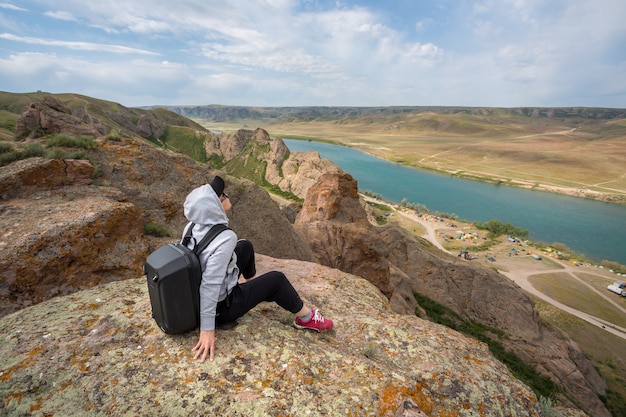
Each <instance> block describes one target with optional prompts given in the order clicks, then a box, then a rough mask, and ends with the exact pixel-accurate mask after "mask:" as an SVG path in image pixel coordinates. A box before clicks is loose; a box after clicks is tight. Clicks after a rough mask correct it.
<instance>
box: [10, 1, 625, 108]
mask: <svg viewBox="0 0 626 417" xmlns="http://www.w3.org/2000/svg"><path fill="white" fill-rule="evenodd" d="M0 90H1V91H10V92H29V91H36V90H43V91H48V92H52V93H62V92H72V93H80V94H85V95H88V96H92V97H96V98H101V99H106V100H112V101H115V102H118V103H121V104H123V105H125V106H143V105H155V104H163V105H165V104H168V105H175V104H178V105H184V104H196V105H201V104H226V105H251V106H315V105H323V106H391V105H417V106H420V105H443V106H491V107H517V106H593V107H617V108H626V1H624V0H474V1H472V0H339V1H330V0H132V1H130V0H63V1H58V0H54V1H53V0H32V1H31V0H0Z"/></svg>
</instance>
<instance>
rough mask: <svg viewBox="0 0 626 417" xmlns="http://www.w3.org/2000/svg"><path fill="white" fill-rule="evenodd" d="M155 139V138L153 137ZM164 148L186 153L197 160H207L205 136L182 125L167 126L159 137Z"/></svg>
mask: <svg viewBox="0 0 626 417" xmlns="http://www.w3.org/2000/svg"><path fill="white" fill-rule="evenodd" d="M155 139H156V138H155ZM160 139H161V141H162V143H163V144H164V147H165V148H168V149H171V150H174V151H176V152H178V153H182V154H185V155H188V156H190V157H192V158H193V159H195V160H196V161H198V162H203V163H205V162H207V161H208V159H207V155H206V150H205V148H204V140H205V137H204V136H203V135H196V131H195V130H193V129H190V128H188V127H184V126H167V127H166V129H165V135H164V137H163V138H160Z"/></svg>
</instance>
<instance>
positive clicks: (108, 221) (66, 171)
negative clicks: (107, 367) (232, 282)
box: [0, 139, 315, 316]
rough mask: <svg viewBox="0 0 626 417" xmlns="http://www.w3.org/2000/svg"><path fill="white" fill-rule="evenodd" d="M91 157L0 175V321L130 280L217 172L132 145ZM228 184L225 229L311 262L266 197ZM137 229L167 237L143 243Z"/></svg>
mask: <svg viewBox="0 0 626 417" xmlns="http://www.w3.org/2000/svg"><path fill="white" fill-rule="evenodd" d="M90 158H91V161H92V162H88V161H76V160H65V161H64V160H50V159H46V158H31V159H27V160H23V161H17V162H14V163H12V164H9V165H7V166H4V167H1V168H0V214H1V215H0V230H2V234H1V235H0V305H1V307H0V316H3V315H6V314H8V313H10V312H13V311H15V310H18V309H20V308H23V307H25V306H28V305H32V304H35V303H38V302H41V301H44V300H47V299H48V298H51V297H53V296H56V295H59V294H68V293H71V292H74V291H77V290H80V289H83V288H88V287H91V286H93V285H98V284H101V283H106V282H110V281H115V280H121V279H128V278H133V277H137V276H138V275H139V274H141V271H142V267H143V262H144V261H145V259H146V257H147V256H148V254H149V253H150V252H151V251H152V250H154V249H156V247H157V246H158V245H161V244H165V243H167V242H171V241H175V240H177V239H178V238H179V235H180V233H181V232H182V230H183V227H184V225H185V224H186V219H185V218H184V216H183V212H182V202H183V201H184V200H185V196H186V195H187V194H188V193H189V191H191V190H192V189H193V188H194V187H196V186H199V185H202V184H204V183H206V182H208V181H210V180H211V179H212V178H213V176H214V175H215V174H217V173H218V172H217V171H215V170H212V169H211V168H210V167H207V166H203V165H200V164H198V163H196V162H194V161H193V160H191V158H189V157H186V156H183V155H180V154H176V153H174V152H170V151H164V150H160V149H158V148H155V147H154V146H152V145H150V144H148V143H146V142H143V141H140V140H134V139H123V140H120V141H105V140H100V141H99V144H98V147H97V149H95V150H93V151H91V155H90ZM92 163H93V165H92ZM227 187H228V189H229V195H230V196H231V199H232V202H233V206H234V208H233V213H232V216H231V222H230V226H231V228H233V230H235V231H236V232H237V233H238V234H239V235H240V236H241V237H246V238H248V239H250V240H251V241H252V242H253V243H254V246H255V249H256V250H257V251H258V252H260V253H265V254H268V255H271V256H274V257H279V258H288V259H301V260H308V261H314V260H315V256H314V255H313V253H312V252H311V250H310V248H309V247H308V245H307V244H306V243H305V242H304V240H303V239H302V237H301V236H300V235H299V234H298V233H297V232H296V231H295V230H294V229H293V228H292V227H291V223H290V222H289V220H288V219H287V218H285V216H284V215H283V214H282V213H281V212H280V209H279V207H278V206H277V205H276V203H275V202H274V201H273V200H272V199H271V198H270V197H269V195H268V194H267V192H265V191H264V190H262V189H261V188H259V187H257V186H256V185H254V184H253V183H251V182H249V181H238V180H236V179H234V178H230V177H227ZM145 224H154V225H160V227H162V228H163V229H165V231H169V234H170V236H169V237H164V238H161V239H158V238H154V237H151V236H146V235H145V234H144V225H145ZM277 236H279V237H280V238H277Z"/></svg>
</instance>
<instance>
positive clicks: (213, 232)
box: [185, 223, 230, 256]
mask: <svg viewBox="0 0 626 417" xmlns="http://www.w3.org/2000/svg"><path fill="white" fill-rule="evenodd" d="M193 226H194V224H193V223H192V225H191V226H190V227H189V230H188V231H187V233H186V234H185V238H187V235H189V237H190V238H192V239H194V238H193V233H192V232H191V229H193ZM228 229H230V228H229V227H228V226H226V225H225V224H216V225H213V226H212V227H211V229H210V230H209V232H208V233H207V234H206V235H205V236H204V237H203V238H202V239H201V240H200V242H198V244H197V245H194V248H193V251H194V253H195V254H196V256H198V255H200V253H201V252H202V251H203V250H205V249H206V248H207V246H209V244H210V243H211V242H212V241H213V239H215V238H216V237H217V235H219V234H220V233H222V232H223V231H224V230H228ZM194 240H195V239H194Z"/></svg>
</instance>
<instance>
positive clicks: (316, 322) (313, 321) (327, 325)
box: [293, 310, 333, 332]
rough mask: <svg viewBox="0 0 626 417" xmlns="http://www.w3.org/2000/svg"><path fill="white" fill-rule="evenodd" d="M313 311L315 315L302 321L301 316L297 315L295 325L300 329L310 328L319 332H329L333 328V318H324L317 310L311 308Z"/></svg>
mask: <svg viewBox="0 0 626 417" xmlns="http://www.w3.org/2000/svg"><path fill="white" fill-rule="evenodd" d="M311 312H312V313H313V315H312V316H311V318H310V319H309V321H302V320H300V317H296V319H295V320H294V322H293V325H294V326H296V327H297V328H298V329H310V330H315V331H317V332H327V331H329V330H330V329H332V328H333V321H332V320H331V319H326V318H324V317H323V316H322V315H321V314H320V313H319V311H317V310H311Z"/></svg>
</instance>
